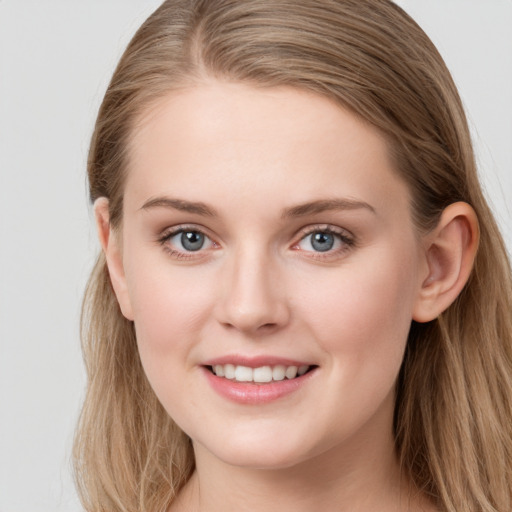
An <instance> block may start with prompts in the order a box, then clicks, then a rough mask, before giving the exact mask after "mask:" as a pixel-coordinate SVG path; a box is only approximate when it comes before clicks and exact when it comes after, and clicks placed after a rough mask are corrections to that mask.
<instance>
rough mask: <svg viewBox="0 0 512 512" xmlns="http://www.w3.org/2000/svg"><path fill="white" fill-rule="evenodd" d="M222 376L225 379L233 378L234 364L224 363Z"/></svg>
mask: <svg viewBox="0 0 512 512" xmlns="http://www.w3.org/2000/svg"><path fill="white" fill-rule="evenodd" d="M224 377H226V379H234V378H235V366H234V365H232V364H225V365H224Z"/></svg>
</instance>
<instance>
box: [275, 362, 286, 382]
mask: <svg viewBox="0 0 512 512" xmlns="http://www.w3.org/2000/svg"><path fill="white" fill-rule="evenodd" d="M285 375H286V367H284V366H282V365H280V364H278V365H277V366H274V368H273V369H272V378H273V379H274V380H283V379H284V377H285Z"/></svg>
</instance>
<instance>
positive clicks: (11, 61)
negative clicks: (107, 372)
mask: <svg viewBox="0 0 512 512" xmlns="http://www.w3.org/2000/svg"><path fill="white" fill-rule="evenodd" d="M297 1H300V0H297ZM159 3H160V1H159V0H87V1H84V0H0V512H61V511H78V510H80V506H79V504H78V500H77V498H76V495H75V491H74V488H73V485H72V479H71V470H70V463H69V456H70V447H71V440H72V433H73V428H74V425H75V422H76V417H77V413H78V410H79V404H80V401H81V399H82V397H83V393H84V370H83V366H82V361H81V355H80V347H79V337H78V319H79V310H80V301H81V296H82V293H83V288H84V284H85V281H86V279H87V275H88V272H89V270H90V268H91V265H92V262H93V260H94V257H95V254H96V252H97V249H98V246H97V243H96V240H95V234H94V232H93V229H92V223H91V210H90V206H89V205H88V202H87V193H86V181H85V161H86V153H87V147H88V143H89V138H90V135H91V131H92V125H93V122H94V118H95V115H96V112H97V109H98V106H99V103H100V101H101V98H102V95H103V93H104V90H105V88H106V85H107V83H108V80H109V78H110V75H111V73H112V71H113V68H114V66H115V64H116V62H117V60H118V58H119V57H120V55H121V52H122V50H123V49H124V47H125V45H126V44H127V42H128V40H129V39H130V37H131V36H132V35H133V33H134V31H135V30H136V28H137V27H138V25H139V24H140V23H141V22H142V21H143V19H145V17H147V15H149V14H150V12H152V11H153V10H154V9H155V8H156V7H157V5H159ZM399 3H400V4H401V5H402V6H403V7H405V8H406V10H408V12H409V13H410V14H412V15H413V17H414V18H415V19H416V20H417V21H418V22H419V23H420V25H422V27H423V28H424V29H425V31H426V32H427V33H428V34H429V35H430V36H431V38H432V39H433V40H434V42H435V43H436V44H437V46H438V48H439V49H440V51H441V53H442V55H443V56H444V57H445V60H446V61H447V64H448V66H449V67H450V69H451V70H452V72H453V75H454V78H455V81H456V82H457V84H458V86H459V88H460V92H461V95H462V98H463V100H464V103H465V105H466V108H467V112H468V115H469V119H470V123H471V127H472V131H473V135H474V141H475V145H476V148H477V153H478V160H479V164H480V171H481V176H482V180H483V182H484V184H485V188H486V190H487V193H488V197H489V199H490V200H491V202H492V204H493V206H494V209H495V212H496V215H497V217H498V219H499V222H500V224H501V226H502V228H503V231H504V234H505V238H506V241H507V245H508V247H509V250H511V249H512V222H511V210H512V207H510V206H508V205H507V203H511V202H512V32H511V30H510V27H512V0H485V1H484V0H428V1H427V0H402V1H401V2H399Z"/></svg>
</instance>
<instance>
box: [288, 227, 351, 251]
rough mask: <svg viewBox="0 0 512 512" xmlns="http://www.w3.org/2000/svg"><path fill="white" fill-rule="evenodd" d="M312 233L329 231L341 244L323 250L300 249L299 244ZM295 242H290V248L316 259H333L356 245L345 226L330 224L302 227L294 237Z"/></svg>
mask: <svg viewBox="0 0 512 512" xmlns="http://www.w3.org/2000/svg"><path fill="white" fill-rule="evenodd" d="M313 233H329V234H332V235H335V236H337V237H338V238H339V240H340V241H341V244H342V246H341V247H340V248H338V249H334V250H328V251H325V252H321V251H306V250H301V249H300V247H299V244H300V243H301V242H302V241H303V240H304V239H305V238H306V237H308V236H310V235H312V234H313ZM295 240H296V241H295V242H294V243H293V244H292V247H291V249H292V250H296V251H301V252H303V253H305V254H306V255H307V257H310V258H315V259H318V260H326V259H335V258H338V257H340V256H342V255H343V254H345V253H346V252H347V251H350V250H351V249H352V248H353V247H354V246H355V245H356V239H355V236H354V235H353V234H352V233H351V232H350V231H348V230H347V229H345V228H341V227H339V226H333V225H332V224H314V225H310V226H306V227H304V228H302V229H301V230H300V231H299V232H298V233H297V235H296V237H295Z"/></svg>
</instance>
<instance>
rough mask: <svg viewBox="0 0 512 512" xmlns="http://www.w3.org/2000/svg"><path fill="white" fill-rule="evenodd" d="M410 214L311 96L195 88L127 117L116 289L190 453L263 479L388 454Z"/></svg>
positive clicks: (412, 297)
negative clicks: (334, 460) (328, 456)
mask: <svg viewBox="0 0 512 512" xmlns="http://www.w3.org/2000/svg"><path fill="white" fill-rule="evenodd" d="M410 210H411V209H410V198H409V195H408V190H407V188H406V186H405V184H404V183H403V182H402V181H401V179H400V178H399V177H398V176H397V174H396V173H395V172H394V169H393V164H392V162H391V159H390V157H389V155H388V151H387V147H386V142H385V140H384V139H383V137H382V136H381V135H380V134H379V133H378V132H377V131H376V130H375V129H374V128H372V127H371V126H369V125H368V124H366V123H365V122H363V121H361V120H360V119H359V118H358V117H356V116H355V115H353V114H352V113H350V112H348V111H346V110H343V109H341V108H340V107H337V106H335V105H334V104H333V103H331V102H330V101H328V100H327V99H325V98H322V97H320V96H316V95H314V94H311V93H307V92H304V91H299V90H295V89H292V88H268V89H257V88H253V87H250V86H246V85H241V84H233V83H231V84H228V83H221V82H211V83H208V84H204V85H201V86H197V87H196V88H190V89H188V90H183V91H180V92H175V93H172V94H170V95H169V96H168V97H167V98H165V99H164V100H162V101H160V102H159V103H158V105H156V106H155V108H153V109H152V110H151V112H150V113H149V114H148V115H146V116H145V117H144V119H143V120H142V121H141V123H140V125H139V126H138V128H137V129H136V130H135V133H134V136H133V139H132V144H131V155H130V166H129V169H128V175H127V181H126V189H125V196H124V217H123V225H122V237H119V238H118V240H119V242H118V243H120V244H121V252H122V261H121V260H120V261H121V262H120V263H119V266H120V268H121V270H120V278H119V282H118V284H117V285H116V292H117V294H118V298H119V300H120V303H121V306H122V310H123V312H124V314H125V315H126V316H127V317H128V318H130V319H131V320H134V322H135V328H136V333H137V340H138V345H139V350H140V356H141V359H142V363H143V366H144V369H145V371H146V373H147V376H148V379H149V381H150V383H151V385H152V387H153V389H154V391H155V393H156V394H157V395H158V397H159V399H160V401H161V403H162V404H163V406H164V407H165V409H166V410H167V411H168V413H169V414H170V416H171V417H172V418H173V419H174V420H175V421H176V422H177V423H178V425H179V426H180V427H181V428H182V429H183V430H184V431H185V432H186V433H187V434H188V435H189V436H190V437H191V438H192V440H193V441H194V446H195V449H196V451H198V452H200V453H203V454H207V455H208V456H209V457H213V459H214V460H221V461H224V462H228V463H230V464H234V465H240V466H251V467H273V468H276V467H289V466H292V465H294V464H297V463H299V462H301V461H305V460H308V459H311V458H313V457H316V456H318V455H320V454H325V453H330V452H331V453H333V451H336V450H342V452H343V450H344V451H345V453H347V451H349V450H354V448H355V447H358V446H372V443H374V444H375V443H377V445H379V444H380V445H382V444H385V443H388V444H389V443H392V413H393V402H394V385H395V381H396V378H397V374H398V371H399V368H400V364H401V361H402V357H403V353H404V348H405V345H406V340H407V334H408V331H409V327H410V323H411V319H412V318H413V316H414V309H415V304H416V301H417V296H418V290H419V289H420V287H421V284H422V282H423V280H424V279H425V277H426V273H427V266H426V263H425V257H424V252H423V250H422V246H421V242H420V239H419V237H418V236H417V233H416V232H415V229H414V226H413V224H412V221H411V211H410ZM114 259H115V258H114ZM111 265H113V264H112V263H111ZM119 283H120V284H119ZM304 372H305V373H304ZM296 375H297V376H296ZM255 380H256V381H258V382H254V381H255ZM376 440H377V441H376Z"/></svg>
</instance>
